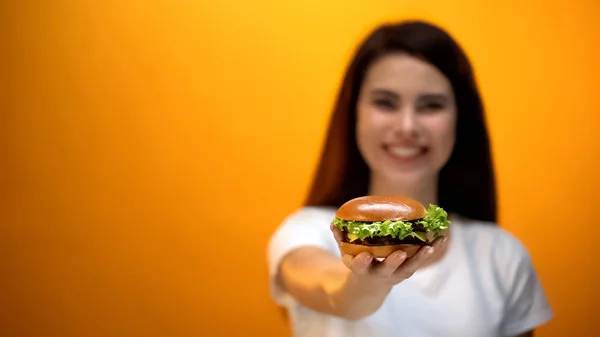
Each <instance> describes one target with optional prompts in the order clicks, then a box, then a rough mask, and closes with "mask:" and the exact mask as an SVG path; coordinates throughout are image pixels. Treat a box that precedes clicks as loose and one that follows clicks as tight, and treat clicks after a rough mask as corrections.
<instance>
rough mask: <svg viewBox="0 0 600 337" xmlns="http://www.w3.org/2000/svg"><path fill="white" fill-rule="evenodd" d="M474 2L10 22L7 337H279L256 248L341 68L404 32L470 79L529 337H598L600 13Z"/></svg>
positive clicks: (5, 61)
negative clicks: (400, 24) (431, 30)
mask: <svg viewBox="0 0 600 337" xmlns="http://www.w3.org/2000/svg"><path fill="white" fill-rule="evenodd" d="M484 3H487V2H482V1H468V0H454V1H434V0H418V1H417V0H415V1H391V0H389V1H347V0H333V1H332V0H328V1H323V2H321V1H320V0H318V1H317V0H310V1H294V2H291V1H276V0H262V1H242V0H234V1H225V2H221V1H212V2H210V3H209V2H208V1H179V2H172V1H115V0H112V1H87V2H86V1H62V2H59V1H35V2H34V1H12V2H9V1H4V2H3V3H2V5H1V6H2V8H0V13H2V14H0V15H2V16H4V17H3V18H2V22H3V23H4V26H5V28H7V29H6V30H5V32H6V33H7V35H6V36H5V37H4V38H2V41H3V43H2V45H3V48H6V50H5V51H3V52H2V56H1V57H2V68H4V69H3V71H2V74H4V75H3V76H2V77H3V78H4V81H0V83H2V84H1V85H2V88H0V89H2V90H0V92H1V93H0V102H1V104H2V106H1V114H0V118H1V120H0V127H1V128H2V129H1V131H2V137H1V138H0V139H1V142H0V150H1V152H0V153H1V154H2V156H1V157H0V163H1V164H2V165H0V173H1V175H0V177H1V178H2V180H0V183H1V184H2V185H0V187H1V191H2V193H3V199H2V207H3V209H2V213H0V214H1V217H2V218H1V220H2V222H1V227H0V230H1V232H0V267H1V268H0V273H2V276H1V277H0V335H2V336H62V337H68V336H234V335H261V336H282V335H286V334H287V331H288V328H287V326H286V321H285V317H284V316H283V315H282V312H281V311H280V310H279V309H277V308H276V307H275V305H274V304H273V303H272V302H271V300H270V298H269V295H268V288H267V287H268V284H267V270H266V263H265V249H266V243H267V240H268V237H269V235H270V233H271V232H272V231H273V229H274V228H275V226H277V224H278V223H279V222H280V221H281V220H282V218H283V217H284V216H286V215H287V214H288V213H289V212H291V211H292V210H294V209H295V208H296V207H298V206H299V205H300V203H301V201H302V199H303V197H304V193H305V192H306V190H307V187H308V183H309V181H310V178H311V176H312V173H313V169H314V166H315V164H316V160H317V156H318V152H319V149H320V146H321V142H322V139H323V135H324V132H325V128H326V126H327V121H328V118H329V112H330V108H331V106H332V104H333V99H334V96H335V93H336V90H337V88H338V84H339V82H340V78H341V75H342V73H343V70H344V67H345V65H346V62H347V60H348V57H349V55H350V53H351V51H352V49H353V48H354V46H355V45H356V43H357V42H358V41H359V39H360V38H362V37H363V36H364V34H366V32H367V31H368V30H369V29H370V28H372V27H373V25H374V24H376V23H378V22H380V21H382V20H387V19H399V18H404V17H422V18H427V19H431V20H434V21H435V22H437V23H440V24H442V25H444V26H445V27H447V28H448V29H449V30H450V31H451V33H452V34H454V35H455V36H456V37H457V38H458V39H459V40H460V41H461V43H462V44H463V45H464V46H465V49H466V50H467V52H468V53H469V55H470V57H471V58H472V60H473V62H474V65H475V68H476V70H477V76H478V79H479V81H480V86H481V88H482V90H483V95H484V98H485V102H486V105H487V107H488V109H489V111H488V117H489V123H490V128H491V133H492V137H493V145H494V152H495V158H496V161H497V168H498V180H499V190H500V191H499V192H500V208H501V222H502V225H503V226H504V227H505V228H507V229H509V230H510V231H511V232H513V233H514V234H515V235H516V236H517V237H519V238H520V239H521V240H522V241H523V242H524V243H525V244H526V245H527V247H528V248H529V250H530V252H531V255H532V257H533V259H534V262H535V265H536V267H537V270H538V272H539V274H540V277H541V279H542V282H543V285H544V287H545V289H546V291H547V294H548V297H549V300H550V302H551V304H552V306H553V309H554V312H555V319H554V320H553V321H552V322H551V323H550V324H548V325H546V326H544V327H543V328H542V329H540V332H539V336H545V337H549V336H566V335H574V336H592V335H594V334H593V330H592V329H593V327H594V325H593V320H594V319H595V315H593V313H595V312H597V310H596V304H597V302H598V298H597V295H598V291H597V283H598V278H597V272H595V271H594V272H593V270H596V269H594V268H596V267H597V264H596V261H597V259H596V258H595V256H594V254H596V247H595V244H596V240H595V239H594V235H597V234H598V232H597V230H596V229H595V228H594V226H595V225H596V224H595V222H596V221H597V220H596V219H597V218H598V217H597V216H595V211H596V210H597V208H598V206H596V204H595V203H596V202H597V201H598V198H597V197H596V195H597V193H598V192H597V191H598V190H599V187H600V184H599V182H598V176H597V175H596V174H595V173H596V172H597V167H598V164H600V163H599V158H598V145H599V141H600V139H599V136H598V133H597V132H598V131H597V125H598V122H599V119H600V118H599V117H598V116H599V108H600V106H599V104H598V100H597V99H598V97H597V96H598V88H599V87H600V81H599V76H598V75H599V74H598V69H599V64H598V61H597V60H598V58H599V57H600V53H599V51H598V43H599V42H600V41H599V40H598V34H597V33H598V32H600V25H599V23H598V22H599V20H598V17H599V14H600V6H599V5H598V2H596V1H593V0H589V1H567V0H563V1H559V2H548V1H529V2H527V3H523V2H521V1H509V2H504V3H503V4H502V5H488V4H484ZM7 79H8V80H7ZM570 228H572V229H570ZM223 232H225V233H226V235H221V234H220V233H223ZM253 331H254V332H253Z"/></svg>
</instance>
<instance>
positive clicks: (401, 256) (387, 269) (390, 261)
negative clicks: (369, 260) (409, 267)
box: [373, 250, 406, 277]
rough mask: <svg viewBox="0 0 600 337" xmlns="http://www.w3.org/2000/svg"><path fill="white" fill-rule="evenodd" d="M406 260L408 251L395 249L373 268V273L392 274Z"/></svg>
mask: <svg viewBox="0 0 600 337" xmlns="http://www.w3.org/2000/svg"><path fill="white" fill-rule="evenodd" d="M404 261H406V253H405V252H403V251H401V250H398V251H395V252H393V253H392V254H390V255H389V256H388V257H386V258H385V259H384V260H383V261H382V262H381V263H379V264H378V265H377V266H376V267H374V268H373V274H375V275H377V276H380V277H388V276H390V275H392V274H393V273H394V272H395V271H396V269H398V267H399V266H400V265H402V263H404Z"/></svg>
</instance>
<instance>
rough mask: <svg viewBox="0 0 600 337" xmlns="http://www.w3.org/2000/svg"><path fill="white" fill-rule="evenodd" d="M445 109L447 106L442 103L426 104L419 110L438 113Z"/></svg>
mask: <svg viewBox="0 0 600 337" xmlns="http://www.w3.org/2000/svg"><path fill="white" fill-rule="evenodd" d="M445 108H446V105H445V104H444V103H441V102H425V103H423V104H421V105H420V106H419V108H418V110H419V111H422V112H437V111H440V110H444V109H445Z"/></svg>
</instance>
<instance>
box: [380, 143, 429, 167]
mask: <svg viewBox="0 0 600 337" xmlns="http://www.w3.org/2000/svg"><path fill="white" fill-rule="evenodd" d="M383 148H384V150H385V151H386V152H387V154H389V155H390V156H391V157H392V158H393V159H395V160H396V161H399V162H403V163H408V162H412V161H415V160H417V159H419V158H420V157H422V156H423V155H424V154H425V153H426V152H427V147H424V146H406V145H402V146H399V145H384V146H383Z"/></svg>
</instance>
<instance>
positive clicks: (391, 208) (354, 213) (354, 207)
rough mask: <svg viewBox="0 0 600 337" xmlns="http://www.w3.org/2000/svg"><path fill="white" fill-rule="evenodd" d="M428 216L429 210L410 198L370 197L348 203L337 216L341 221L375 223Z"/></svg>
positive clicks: (338, 211) (339, 210)
mask: <svg viewBox="0 0 600 337" xmlns="http://www.w3.org/2000/svg"><path fill="white" fill-rule="evenodd" d="M426 214H427V209H426V208H425V207H424V206H423V205H422V204H421V203H420V202H418V201H416V200H414V199H411V198H409V197H404V196H376V195H368V196H364V197H359V198H356V199H352V200H350V201H348V202H346V203H345V204H343V205H342V206H341V207H340V208H338V210H337V212H336V214H335V216H336V218H338V219H341V220H353V221H361V222H374V221H385V220H392V221H398V220H400V221H410V220H417V219H422V218H423V217H425V215H426Z"/></svg>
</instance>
